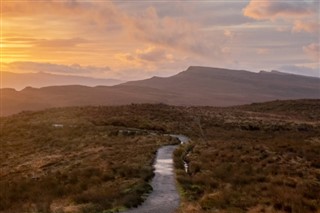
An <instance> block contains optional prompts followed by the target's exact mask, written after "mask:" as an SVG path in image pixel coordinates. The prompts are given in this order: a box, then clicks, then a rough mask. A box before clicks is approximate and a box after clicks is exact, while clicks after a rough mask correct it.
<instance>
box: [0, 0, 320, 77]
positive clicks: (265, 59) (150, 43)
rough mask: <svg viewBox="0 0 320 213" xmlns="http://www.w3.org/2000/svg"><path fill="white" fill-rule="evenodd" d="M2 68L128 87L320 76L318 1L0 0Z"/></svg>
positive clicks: (3, 69)
mask: <svg viewBox="0 0 320 213" xmlns="http://www.w3.org/2000/svg"><path fill="white" fill-rule="evenodd" d="M0 2H1V38H0V47H1V71H11V72H48V73H55V74H62V75H81V76H90V77H97V78H117V79H122V80H133V79H142V78H148V77H152V76H170V75H173V74H176V73H178V72H180V71H183V70H186V69H187V68H188V67H189V66H210V67H223V68H230V69H242V70H249V71H253V72H259V71H260V70H279V71H284V72H290V73H295V74H301V75H309V76H318V77H319V75H320V73H319V72H320V71H319V60H320V57H319V37H320V36H319V28H320V27H319V26H320V25H319V23H320V16H319V0H305V1H303V0H172V1H165V0H151V1H150V0H148V1H147V0H146V1H143V0H118V1H108V0H95V1H93V0H92V1H89V0H88V1H84V0H65V1H61V0H59V1H55V0H34V1H31V0H20V1H15V0H0Z"/></svg>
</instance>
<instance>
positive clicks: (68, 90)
mask: <svg viewBox="0 0 320 213" xmlns="http://www.w3.org/2000/svg"><path fill="white" fill-rule="evenodd" d="M302 98H311V99H319V98H320V79H319V78H312V77H304V76H298V75H291V74H283V73H281V74H279V73H275V72H270V73H268V72H260V73H253V72H249V71H243V70H228V69H221V68H208V67H189V68H188V69H187V70H186V71H183V72H181V73H179V74H177V75H174V76H172V77H167V78H160V77H153V78H150V79H146V80H141V81H133V82H128V83H124V84H120V85H115V86H111V87H107V86H98V87H86V86H53V87H43V88H40V89H35V88H25V89H23V90H22V91H19V92H18V91H15V90H12V89H2V97H1V101H2V115H9V114H14V113H17V112H20V111H22V110H39V109H45V108H50V107H63V106H85V105H124V104H131V103H165V104H170V105H184V106H200V105H209V106H231V105H239V104H249V103H252V102H263V101H270V100H275V99H279V100H285V99H302Z"/></svg>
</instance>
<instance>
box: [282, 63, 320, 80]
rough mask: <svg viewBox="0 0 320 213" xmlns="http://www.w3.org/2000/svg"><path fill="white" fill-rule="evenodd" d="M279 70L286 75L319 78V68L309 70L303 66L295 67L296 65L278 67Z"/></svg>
mask: <svg viewBox="0 0 320 213" xmlns="http://www.w3.org/2000/svg"><path fill="white" fill-rule="evenodd" d="M279 70H281V71H284V72H286V73H291V74H297V75H305V76H311V77H318V78H319V77H320V70H319V67H317V68H310V67H305V66H296V65H284V66H281V67H279Z"/></svg>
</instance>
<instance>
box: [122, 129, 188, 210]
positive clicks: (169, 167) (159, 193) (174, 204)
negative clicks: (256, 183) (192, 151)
mask: <svg viewBox="0 0 320 213" xmlns="http://www.w3.org/2000/svg"><path fill="white" fill-rule="evenodd" d="M171 136H172V137H176V138H178V139H179V140H180V142H181V143H187V142H188V138H187V137H185V136H183V135H171ZM176 147H177V146H176V145H175V146H172V145H171V146H164V147H161V148H160V149H159V150H158V152H157V158H156V161H155V164H154V167H155V171H154V173H155V176H154V178H153V179H152V182H151V186H152V188H153V191H152V192H151V194H150V195H149V196H148V198H147V199H146V200H145V202H144V203H143V204H142V205H141V206H139V207H138V208H135V209H130V210H128V211H125V212H124V213H172V212H174V211H175V210H176V209H177V208H178V207H179V203H180V196H179V193H178V190H177V186H176V181H175V175H174V171H173V159H172V155H173V151H174V150H175V149H176Z"/></svg>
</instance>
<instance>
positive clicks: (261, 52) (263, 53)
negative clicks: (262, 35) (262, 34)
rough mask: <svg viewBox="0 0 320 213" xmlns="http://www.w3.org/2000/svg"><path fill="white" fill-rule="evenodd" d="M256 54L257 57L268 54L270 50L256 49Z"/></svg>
mask: <svg viewBox="0 0 320 213" xmlns="http://www.w3.org/2000/svg"><path fill="white" fill-rule="evenodd" d="M256 52H257V54H259V55H266V54H268V53H270V50H269V49H267V48H258V49H257V50H256Z"/></svg>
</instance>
